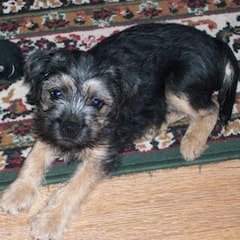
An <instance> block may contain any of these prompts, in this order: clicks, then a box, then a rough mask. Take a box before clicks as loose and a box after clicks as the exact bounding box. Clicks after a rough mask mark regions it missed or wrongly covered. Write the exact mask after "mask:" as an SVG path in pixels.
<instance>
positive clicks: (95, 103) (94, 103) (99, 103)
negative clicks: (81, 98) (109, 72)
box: [91, 98, 104, 108]
mask: <svg viewBox="0 0 240 240" xmlns="http://www.w3.org/2000/svg"><path fill="white" fill-rule="evenodd" d="M103 104H104V102H103V101H101V100H99V99H98V98H93V99H92V102H91V105H92V106H93V107H97V108H101V107H102V106H103Z"/></svg>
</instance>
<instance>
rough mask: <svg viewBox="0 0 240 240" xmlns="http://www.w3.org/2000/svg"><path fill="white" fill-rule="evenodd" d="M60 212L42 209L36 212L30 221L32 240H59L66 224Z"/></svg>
mask: <svg viewBox="0 0 240 240" xmlns="http://www.w3.org/2000/svg"><path fill="white" fill-rule="evenodd" d="M60 212H61V211H60ZM60 212H55V211H54V210H53V211H44V210H43V211H42V212H40V213H39V214H37V215H36V216H35V217H34V218H33V219H32V221H31V237H32V238H33V239H34V240H60V239H61V238H62V237H63V234H64V232H65V231H66V225H67V223H66V221H65V219H64V216H61V214H60Z"/></svg>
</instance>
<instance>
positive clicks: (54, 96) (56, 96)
mask: <svg viewBox="0 0 240 240" xmlns="http://www.w3.org/2000/svg"><path fill="white" fill-rule="evenodd" d="M62 95H63V93H62V91H61V90H57V89H56V90H52V91H50V96H51V99H53V100H57V99H59V98H61V97H62Z"/></svg>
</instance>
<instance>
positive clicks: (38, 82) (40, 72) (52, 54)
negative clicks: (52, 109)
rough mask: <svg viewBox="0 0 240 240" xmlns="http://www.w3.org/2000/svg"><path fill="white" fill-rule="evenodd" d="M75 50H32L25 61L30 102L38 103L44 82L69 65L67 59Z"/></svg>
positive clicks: (25, 74)
mask: <svg viewBox="0 0 240 240" xmlns="http://www.w3.org/2000/svg"><path fill="white" fill-rule="evenodd" d="M72 55H73V52H71V51H67V50H64V49H54V50H35V51H33V52H31V53H30V54H29V55H28V56H27V58H26V61H25V67H24V76H25V83H26V84H28V85H29V87H30V90H29V93H28V95H27V100H28V102H29V103H30V104H38V103H39V100H40V97H41V90H42V84H43V82H44V80H46V79H47V78H48V77H49V76H50V75H51V74H54V73H57V72H59V71H64V69H66V67H67V59H69V57H71V56H72Z"/></svg>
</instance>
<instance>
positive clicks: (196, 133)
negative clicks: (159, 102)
mask: <svg viewBox="0 0 240 240" xmlns="http://www.w3.org/2000/svg"><path fill="white" fill-rule="evenodd" d="M167 99H168V101H169V103H170V105H171V107H172V108H173V109H174V110H175V111H177V112H180V113H183V114H187V115H188V116H189V118H190V124H189V127H188V129H187V132H186V133H185V135H184V137H183V139H182V141H181V145H180V151H181V153H182V155H183V157H184V159H185V160H187V161H192V160H194V159H195V158H197V157H199V156H200V155H201V154H202V152H203V151H204V150H205V149H206V148H207V144H206V143H207V139H208V137H209V135H210V134H211V132H212V130H213V128H214V126H215V124H216V122H217V118H218V104H217V102H216V101H215V100H213V102H214V104H215V108H214V107H212V108H211V109H200V110H198V111H196V110H194V109H192V108H191V106H190V104H189V101H188V99H187V97H186V96H176V95H174V94H172V93H171V92H168V93H167Z"/></svg>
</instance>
